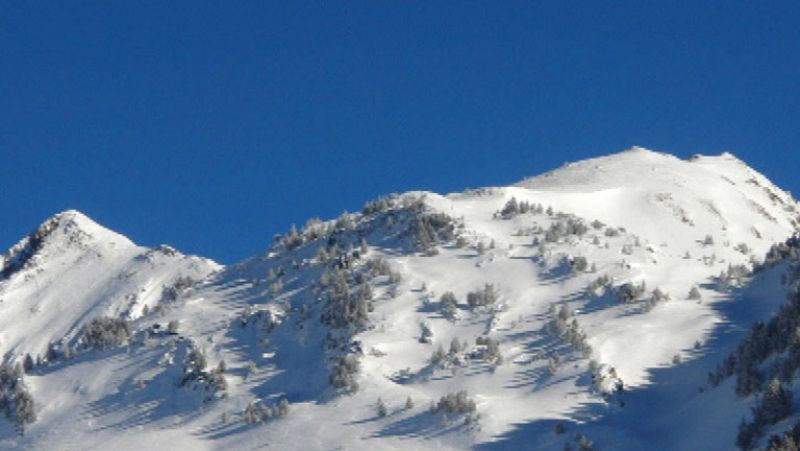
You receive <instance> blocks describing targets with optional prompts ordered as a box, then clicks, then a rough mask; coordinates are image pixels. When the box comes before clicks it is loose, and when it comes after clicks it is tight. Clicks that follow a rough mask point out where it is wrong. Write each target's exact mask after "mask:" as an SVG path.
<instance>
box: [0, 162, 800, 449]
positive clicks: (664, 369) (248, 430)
mask: <svg viewBox="0 0 800 451" xmlns="http://www.w3.org/2000/svg"><path fill="white" fill-rule="evenodd" d="M799 219H800V210H799V209H798V204H797V202H795V200H794V199H792V197H791V196H790V195H789V194H788V193H786V192H784V191H782V190H780V189H779V188H777V187H776V186H774V185H773V184H772V183H771V182H770V181H769V180H767V179H766V178H765V177H764V176H762V175H761V174H759V173H758V172H756V171H755V170H753V169H752V168H750V167H748V166H747V165H746V164H745V163H743V162H742V161H740V160H738V159H736V158H735V157H734V156H733V155H730V154H727V153H726V154H722V155H720V156H715V157H705V156H696V157H692V158H691V159H689V160H688V161H684V160H680V159H678V158H676V157H673V156H671V155H667V154H663V153H658V152H653V151H649V150H646V149H642V148H632V149H630V150H627V151H625V152H621V153H618V154H614V155H610V156H606V157H602V158H596V159H591V160H586V161H581V162H577V163H573V164H568V165H566V166H564V167H562V168H559V169H557V170H554V171H551V172H549V173H546V174H543V175H540V176H537V177H532V178H529V179H526V180H523V181H521V182H520V183H517V184H515V185H513V186H507V187H491V188H483V189H478V190H469V191H466V192H463V193H454V194H449V195H439V194H436V193H431V192H409V193H405V194H400V195H390V196H387V197H384V198H381V199H377V200H375V201H373V202H369V203H368V204H367V205H365V206H364V209H363V211H362V212H361V213H357V214H347V213H344V214H342V216H340V217H339V218H336V219H334V220H331V221H326V222H323V221H319V220H311V221H309V222H308V223H307V224H306V225H305V226H304V227H303V228H302V229H301V230H299V231H298V230H295V229H293V230H292V231H290V232H289V233H287V234H286V235H284V236H281V237H278V238H276V239H275V240H273V243H272V245H271V247H270V248H269V249H268V250H267V251H266V252H264V253H263V254H262V255H258V256H254V257H252V258H249V259H247V260H245V261H243V262H241V263H238V264H235V265H232V266H229V267H221V266H220V265H218V264H216V263H214V262H213V261H211V260H208V259H203V258H199V257H191V256H184V255H182V254H180V253H179V252H178V251H176V250H174V249H172V248H169V247H167V246H161V247H159V248H155V249H147V248H142V247H139V246H136V245H135V244H133V243H131V242H130V241H129V240H128V239H127V238H125V237H123V236H121V235H119V234H116V233H114V232H111V231H109V230H107V229H105V228H103V227H102V226H99V225H97V224H96V223H94V222H93V221H92V220H90V219H89V218H87V217H86V216H84V215H82V214H81V213H78V212H75V211H68V212H64V213H61V214H58V215H56V216H54V217H53V218H51V219H49V220H47V221H46V222H45V223H44V224H42V225H41V226H40V227H39V228H37V229H36V230H35V231H34V232H32V233H31V234H30V235H29V236H28V237H26V238H24V239H23V240H22V241H20V243H19V244H17V245H16V246H14V247H12V248H11V249H10V250H9V251H8V252H7V253H6V254H5V255H4V256H3V257H2V259H0V350H1V351H2V353H3V356H4V361H5V362H7V363H6V367H5V369H4V370H2V371H0V389H2V390H0V393H5V394H4V395H3V396H0V401H2V402H0V404H3V403H4V404H5V407H6V410H7V413H8V421H1V422H0V424H2V425H0V447H6V448H25V449H76V448H80V449H108V448H112V447H113V448H116V449H126V448H136V449H140V448H142V447H151V448H156V449H184V448H185V449H206V448H207V449H252V448H257V447H264V446H268V447H273V448H277V449H428V448H436V449H450V448H452V449H463V448H469V447H478V448H490V449H495V448H497V449H518V448H520V447H523V446H524V447H526V448H529V449H562V448H564V446H565V445H569V446H572V447H574V448H575V449H580V447H581V446H583V447H584V448H588V445H589V442H590V441H592V442H594V443H595V444H596V447H597V448H598V449H599V448H602V449H687V450H690V449H691V450H695V449H730V448H732V447H734V444H735V443H736V440H737V433H738V431H739V429H738V428H739V423H740V421H741V420H742V418H745V417H748V415H750V407H751V406H752V405H755V404H757V403H758V402H760V401H759V400H760V399H762V398H763V397H764V396H762V395H761V393H762V392H763V390H762V388H763V387H762V385H763V384H762V385H759V386H758V387H756V388H757V389H756V388H754V389H753V390H751V392H749V393H743V392H742V390H741V389H739V390H738V391H739V393H738V394H737V389H736V388H737V387H736V386H737V383H738V382H736V381H735V379H736V377H733V376H732V375H733V374H738V375H741V374H743V372H744V370H741V371H739V370H735V371H734V370H732V371H727V370H725V368H724V365H723V370H724V371H722V373H725V374H724V375H723V374H722V373H719V374H720V376H719V377H716V378H712V380H713V384H712V383H710V382H709V378H708V373H709V372H715V371H716V372H719V371H721V370H720V369H719V368H720V367H719V365H720V364H721V363H723V361H724V359H725V358H726V357H727V356H728V355H729V354H730V353H732V352H735V351H736V349H737V346H738V345H739V343H740V342H741V340H742V339H743V338H744V337H745V335H746V333H747V331H748V329H749V328H750V327H751V325H752V324H753V323H754V322H755V321H757V320H766V319H768V318H769V317H770V315H771V314H772V313H773V312H776V311H777V310H778V309H779V308H780V306H781V304H782V303H783V302H784V301H785V300H786V296H787V295H788V294H790V293H791V292H792V289H793V288H792V285H793V280H794V278H793V276H791V275H792V274H794V273H793V271H794V270H793V268H794V266H793V265H795V263H794V260H792V259H793V258H794V257H796V254H797V253H796V252H795V253H794V254H793V253H792V251H784V252H783V253H776V252H777V251H775V250H773V252H772V253H771V254H770V255H771V257H770V259H768V262H767V263H766V264H765V263H764V262H765V259H766V256H767V254H768V252H769V251H770V249H772V248H773V246H775V245H776V244H779V243H783V242H785V241H786V240H787V239H789V238H790V237H791V236H792V235H793V234H794V233H795V232H796V230H797V226H798V222H797V221H798V220H799ZM789 248H790V249H791V248H792V247H791V246H789ZM778 254H780V255H779V257H777V256H776V255H778ZM754 270H756V272H755V273H754V272H753V271H754ZM787 274H788V275H787ZM776 349H777V348H776ZM774 352H775V353H776V354H775V355H779V354H780V353H781V352H784V351H780V350H775V351H774ZM738 355H741V351H739V354H738ZM780 355H782V354H780ZM29 356H30V357H29ZM770 358H772V359H774V357H770ZM740 360H741V359H740ZM767 360H768V359H767V358H766V357H765V359H764V361H765V362H766V361H767ZM15 363H19V364H20V365H22V364H24V366H25V371H24V372H25V375H24V376H22V375H21V374H20V373H21V371H20V370H14V369H13V365H14V364H15ZM734 366H736V365H734ZM739 366H742V365H741V364H740V365H739ZM751 366H752V365H751ZM737 368H738V367H737ZM748 368H749V367H748ZM15 371H16V372H15ZM748 371H749V370H748ZM754 371H756V372H758V371H760V370H758V369H756V370H754ZM764 371H766V370H764ZM4 374H6V377H4ZM770 374H771V373H770ZM737 377H738V376H737ZM742 377H743V376H742ZM739 384H740V383H739ZM739 388H741V387H739ZM34 417H35V419H34ZM780 421H783V422H784V423H780V422H779V421H777V420H776V421H770V423H769V424H770V425H769V427H766V426H765V427H763V428H762V430H761V431H759V434H758V435H759V437H763V436H765V435H767V433H772V432H779V431H782V430H784V429H786V428H787V427H788V425H789V423H788V421H789V420H786V419H785V416H784V417H782V418H781V419H780ZM774 423H777V424H778V425H777V426H773V424H774ZM781 425H783V426H781ZM769 428H772V429H769ZM781 428H783V429H781ZM23 430H24V434H20V431H23ZM760 440H761V442H758V441H757V440H756V441H755V442H754V443H761V444H763V440H764V439H763V438H762V439H760Z"/></svg>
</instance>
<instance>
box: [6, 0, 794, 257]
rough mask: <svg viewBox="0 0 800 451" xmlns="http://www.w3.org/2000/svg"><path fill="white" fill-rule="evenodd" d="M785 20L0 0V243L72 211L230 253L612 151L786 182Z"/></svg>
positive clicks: (438, 5) (545, 5)
mask: <svg viewBox="0 0 800 451" xmlns="http://www.w3.org/2000/svg"><path fill="white" fill-rule="evenodd" d="M601 4H604V5H603V6H601ZM798 24H800V2H797V1H770V2H753V1H748V2H737V1H730V0H728V1H719V2H714V1H686V2H651V1H641V0H637V1H630V2H626V1H619V2H590V1H586V2H570V1H552V2H529V1H524V2H511V1H504V2H497V1H485V2H466V1H464V2H462V1H459V2H444V1H434V2H431V1H422V2H412V1H402V2H400V1H398V2H393V1H382V2H373V1H363V2H357V1H343V2H339V1H325V2H312V3H304V2H299V1H290V2H283V1H282V2H266V1H254V2H245V1H235V2H228V1H218V2H205V1H198V0H192V1H168V2H157V1H143V2H129V1H96V2H92V1H64V2H60V1H59V2H54V1H31V2H27V1H26V2H18V1H3V0H0V169H2V174H3V175H2V177H0V212H2V216H0V247H2V248H7V247H9V246H10V245H12V244H13V243H14V242H16V241H17V240H18V239H19V238H21V237H22V236H23V235H24V234H25V233H27V232H28V231H29V230H30V229H32V228H34V227H35V226H36V225H38V224H39V223H40V222H41V221H42V220H44V219H45V218H47V217H49V216H51V215H52V214H54V213H56V212H58V211H61V210H64V209H68V208H77V209H79V210H82V211H84V212H85V213H87V214H88V215H90V216H91V217H93V218H95V219H96V220H97V221H98V222H100V223H102V224H105V225H106V226H108V227H110V228H112V229H115V230H117V231H120V232H122V233H124V234H126V235H128V236H129V237H131V238H132V239H133V240H134V241H136V242H138V243H141V244H145V245H155V244H160V243H169V244H172V245H174V246H176V247H178V248H179V249H181V250H183V251H185V252H190V253H198V254H202V255H206V256H209V257H212V258H215V259H217V260H219V261H220V262H223V263H232V262H235V261H237V260H239V259H241V258H244V257H246V256H248V255H252V254H255V253H257V252H259V251H261V250H263V249H264V248H266V246H267V245H268V243H269V241H270V239H271V236H272V235H273V234H274V233H275V232H282V231H285V230H287V229H288V228H289V226H290V225H291V224H292V223H297V224H298V225H300V224H302V223H303V222H305V220H306V219H308V218H309V217H312V216H320V217H322V218H331V217H334V216H336V215H338V214H339V213H341V212H342V211H343V210H350V211H354V210H358V209H360V207H361V206H362V205H363V203H364V201H366V200H368V199H371V198H374V197H377V196H378V195H380V194H385V193H389V192H400V191H406V190H411V189H427V190H433V191H437V192H451V191H460V190H462V189H464V188H466V187H477V186H485V185H498V184H507V183H511V182H515V181H517V180H519V179H521V178H523V177H525V176H528V175H533V174H537V173H540V172H543V171H545V170H549V169H552V168H554V167H557V166H560V165H561V164H563V163H564V162H565V161H574V160H578V159H583V158H587V157H590V156H598V155H601V154H607V153H611V152H615V151H618V150H622V149H624V148H627V147H630V146H631V145H634V144H635V145H641V146H644V147H648V148H652V149H657V150H664V151H668V152H671V153H675V154H677V155H679V156H682V157H686V156H688V155H690V154H692V153H709V154H716V153H719V152H721V151H724V150H729V151H731V152H733V153H734V154H736V155H738V156H739V157H740V158H742V159H744V160H746V161H747V162H748V163H749V164H751V165H752V166H754V167H755V168H756V169H758V170H760V171H762V172H764V173H765V174H766V175H767V176H768V177H770V178H771V179H773V181H775V182H776V183H778V184H779V185H781V186H782V187H784V188H785V189H789V190H792V191H794V192H800V181H798V177H797V173H798V161H797V160H798V152H797V151H798V149H800V147H799V145H800V85H799V84H798V82H799V81H800V26H798ZM0 252H2V251H0Z"/></svg>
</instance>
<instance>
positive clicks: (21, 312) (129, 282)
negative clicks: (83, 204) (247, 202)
mask: <svg viewBox="0 0 800 451" xmlns="http://www.w3.org/2000/svg"><path fill="white" fill-rule="evenodd" d="M218 269H220V266H219V265H218V264H216V263H214V262H213V261H211V260H208V259H204V258H199V257H191V256H184V255H182V254H180V253H179V252H177V251H175V250H174V249H172V248H170V247H168V246H162V247H159V248H154V249H148V248H144V247H140V246H136V245H135V244H133V243H132V242H131V241H130V240H128V239H127V238H126V237H124V236H122V235H120V234H118V233H115V232H112V231H110V230H108V229H106V228H104V227H102V226H100V225H98V224H96V223H95V222H94V221H92V220H91V219H89V218H88V217H86V216H85V215H83V214H81V213H80V212H77V211H66V212H63V213H59V214H57V215H55V216H53V217H52V218H50V219H48V220H47V221H45V222H44V223H43V224H42V225H41V226H39V227H38V228H37V229H36V230H35V231H33V232H32V233H31V234H30V235H29V236H27V237H25V238H23V239H22V240H21V241H20V242H19V243H18V244H16V245H15V246H14V247H12V248H11V249H10V250H9V251H8V252H7V253H6V254H5V255H4V256H3V257H2V259H0V312H1V313H0V351H1V352H2V353H3V355H4V356H6V358H9V357H10V358H13V356H21V355H24V354H26V353H30V354H32V355H37V354H39V355H40V356H44V354H45V352H46V350H47V347H48V344H49V343H50V342H52V341H53V340H56V339H58V340H60V339H62V338H64V337H67V338H70V337H72V336H74V334H75V333H76V332H77V331H78V330H79V329H80V327H81V326H82V325H83V323H84V322H85V321H86V320H87V319H92V318H94V317H97V316H102V315H112V316H118V315H121V314H124V315H126V316H128V317H131V318H135V317H137V316H139V315H140V314H141V311H142V309H143V308H144V306H146V305H147V306H150V307H154V306H155V305H156V304H157V303H158V302H159V301H160V300H161V298H162V296H163V294H164V293H163V292H164V289H165V288H166V287H169V286H170V285H171V284H173V283H174V282H175V281H176V280H177V279H178V278H181V277H190V278H192V279H194V280H202V279H204V278H206V277H207V276H208V275H209V274H211V273H212V272H214V271H216V270H218Z"/></svg>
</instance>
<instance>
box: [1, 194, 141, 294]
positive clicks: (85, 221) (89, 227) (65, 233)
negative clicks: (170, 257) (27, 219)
mask: <svg viewBox="0 0 800 451" xmlns="http://www.w3.org/2000/svg"><path fill="white" fill-rule="evenodd" d="M92 245H94V246H92ZM90 246H91V247H105V246H111V247H131V246H135V245H134V244H133V242H131V241H130V240H129V239H128V238H126V237H125V236H123V235H120V234H119V233H116V232H114V231H112V230H109V229H107V228H105V227H103V226H101V225H100V224H98V223H96V222H95V221H94V220H92V219H91V218H89V217H88V216H86V215H85V214H83V213H81V212H80V211H78V210H73V209H70V210H65V211H62V212H61V213H57V214H55V215H53V216H51V217H50V218H48V219H46V220H45V221H44V222H42V223H41V224H40V225H39V226H38V227H37V228H36V229H35V230H33V231H32V232H31V233H29V234H28V235H27V236H26V237H24V238H23V239H22V240H20V241H19V242H18V243H17V244H16V245H14V246H13V247H12V248H11V249H9V250H8V251H7V252H6V253H5V254H4V255H3V256H1V257H0V279H4V278H7V277H8V276H10V275H11V273H14V272H16V271H17V270H19V269H21V268H23V267H25V266H26V264H27V263H28V262H29V261H31V259H32V258H33V257H34V256H36V255H38V254H41V253H42V252H44V250H45V249H47V248H52V252H62V251H64V250H65V249H73V248H78V249H86V248H88V247H90Z"/></svg>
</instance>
